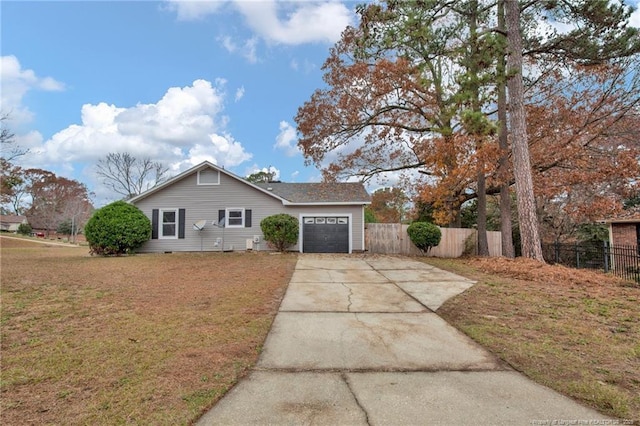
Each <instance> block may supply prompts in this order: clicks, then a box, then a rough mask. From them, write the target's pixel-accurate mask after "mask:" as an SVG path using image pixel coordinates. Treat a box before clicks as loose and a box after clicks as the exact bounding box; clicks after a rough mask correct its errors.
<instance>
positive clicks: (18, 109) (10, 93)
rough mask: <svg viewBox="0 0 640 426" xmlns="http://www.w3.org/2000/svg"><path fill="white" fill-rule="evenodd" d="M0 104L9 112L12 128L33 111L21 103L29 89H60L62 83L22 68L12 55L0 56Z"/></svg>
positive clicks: (26, 120) (62, 86) (29, 116)
mask: <svg viewBox="0 0 640 426" xmlns="http://www.w3.org/2000/svg"><path fill="white" fill-rule="evenodd" d="M0 82H1V83H0V105H2V112H3V113H5V114H6V113H9V114H10V118H11V125H12V128H14V129H15V128H16V127H18V126H19V125H20V124H24V123H28V122H29V121H31V120H32V118H33V113H32V112H31V111H30V110H29V109H28V108H27V107H25V106H23V105H22V99H23V98H24V96H25V95H26V94H27V92H29V91H31V90H44V91H62V90H64V88H65V86H64V84H63V83H61V82H59V81H57V80H55V79H54V78H52V77H38V76H37V75H36V73H35V72H34V71H33V70H30V69H23V68H22V66H21V65H20V61H18V58H16V57H15V56H13V55H9V56H2V57H0Z"/></svg>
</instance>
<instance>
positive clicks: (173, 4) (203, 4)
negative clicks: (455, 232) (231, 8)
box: [164, 0, 224, 21]
mask: <svg viewBox="0 0 640 426" xmlns="http://www.w3.org/2000/svg"><path fill="white" fill-rule="evenodd" d="M223 5H224V2H223V1H211V0H166V3H165V7H164V9H166V10H169V11H171V12H176V14H177V16H178V20H179V21H195V20H199V19H203V18H205V17H206V16H208V15H210V14H212V13H216V12H217V11H218V10H219V9H220V8H221V7H222V6H223Z"/></svg>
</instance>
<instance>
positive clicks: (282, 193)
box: [257, 182, 371, 204]
mask: <svg viewBox="0 0 640 426" xmlns="http://www.w3.org/2000/svg"><path fill="white" fill-rule="evenodd" d="M257 185H258V186H259V187H261V188H263V189H266V190H268V191H271V192H273V193H274V194H275V195H277V196H279V197H281V198H284V199H285V200H287V201H289V202H292V203H354V204H362V203H369V202H371V197H370V196H369V193H367V191H366V189H364V186H363V185H362V184H361V183H359V182H328V183H288V182H271V183H260V184H257Z"/></svg>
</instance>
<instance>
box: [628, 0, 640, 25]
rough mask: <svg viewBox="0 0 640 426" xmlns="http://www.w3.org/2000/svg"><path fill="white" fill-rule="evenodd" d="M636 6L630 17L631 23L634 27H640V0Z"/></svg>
mask: <svg viewBox="0 0 640 426" xmlns="http://www.w3.org/2000/svg"><path fill="white" fill-rule="evenodd" d="M634 6H635V8H636V10H635V11H634V12H633V13H632V14H631V16H630V17H629V24H631V26H632V27H636V28H640V1H637V2H636V4H635V5H634Z"/></svg>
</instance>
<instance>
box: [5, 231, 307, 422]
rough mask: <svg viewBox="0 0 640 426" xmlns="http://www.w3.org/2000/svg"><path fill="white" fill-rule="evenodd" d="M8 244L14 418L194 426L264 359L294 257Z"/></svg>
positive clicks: (8, 417) (8, 408)
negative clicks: (105, 252)
mask: <svg viewBox="0 0 640 426" xmlns="http://www.w3.org/2000/svg"><path fill="white" fill-rule="evenodd" d="M0 243H1V245H2V250H1V259H0V261H1V263H2V272H1V279H2V287H1V292H0V295H1V297H2V300H1V304H2V313H1V333H2V342H1V348H2V383H1V392H2V422H3V423H4V424H28V423H37V424H105V423H108V424H123V423H137V424H171V425H173V424H188V423H190V422H192V421H194V420H195V419H197V418H198V417H199V416H200V415H201V414H202V413H203V412H204V411H205V410H206V409H207V408H208V407H210V406H211V405H212V404H213V403H214V402H215V401H217V400H218V399H219V398H220V397H221V396H222V395H223V394H224V393H225V392H226V391H227V390H228V389H229V388H230V387H231V386H232V385H233V384H234V383H235V382H236V381H237V380H238V379H239V378H240V377H242V376H243V375H245V374H246V373H247V372H248V371H249V369H250V368H251V366H252V365H253V364H254V363H255V362H256V360H257V358H258V355H259V354H260V351H261V348H262V344H263V342H264V339H265V337H266V335H267V333H268V331H269V328H270V326H271V323H272V320H273V318H274V316H275V313H276V312H277V309H278V306H279V303H280V301H281V299H282V296H283V294H284V290H285V288H286V285H287V283H288V282H289V279H290V277H291V274H292V273H293V269H294V266H295V262H296V259H297V257H296V255H295V254H285V255H278V254H268V253H188V254H186V253H182V254H177V253H176V254H149V255H146V254H145V255H136V256H130V257H117V258H101V257H91V256H89V254H88V249H87V248H66V247H60V246H46V245H45V246H43V245H35V244H33V243H30V242H28V241H20V240H10V239H7V238H2V239H0Z"/></svg>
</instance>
